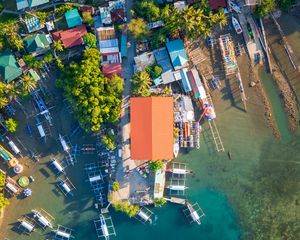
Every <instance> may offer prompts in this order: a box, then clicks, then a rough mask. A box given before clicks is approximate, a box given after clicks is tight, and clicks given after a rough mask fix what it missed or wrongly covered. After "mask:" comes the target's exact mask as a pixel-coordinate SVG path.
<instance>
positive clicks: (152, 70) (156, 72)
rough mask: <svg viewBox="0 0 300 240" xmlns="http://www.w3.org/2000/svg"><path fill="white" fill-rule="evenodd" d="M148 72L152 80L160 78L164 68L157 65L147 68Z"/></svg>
mask: <svg viewBox="0 0 300 240" xmlns="http://www.w3.org/2000/svg"><path fill="white" fill-rule="evenodd" d="M146 72H147V73H148V74H149V75H150V76H151V78H153V79H155V78H158V77H159V76H160V75H161V73H162V67H161V66H160V65H157V64H153V65H151V66H148V67H146Z"/></svg>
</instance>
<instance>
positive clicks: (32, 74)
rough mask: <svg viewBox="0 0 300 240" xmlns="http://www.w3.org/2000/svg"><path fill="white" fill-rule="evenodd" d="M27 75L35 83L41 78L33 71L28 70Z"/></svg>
mask: <svg viewBox="0 0 300 240" xmlns="http://www.w3.org/2000/svg"><path fill="white" fill-rule="evenodd" d="M29 74H30V75H31V76H32V77H33V79H34V80H35V81H39V80H40V79H41V77H40V76H39V75H38V74H37V73H36V71H34V70H33V69H30V70H29Z"/></svg>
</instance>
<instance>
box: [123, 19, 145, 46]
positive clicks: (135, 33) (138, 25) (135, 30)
mask: <svg viewBox="0 0 300 240" xmlns="http://www.w3.org/2000/svg"><path fill="white" fill-rule="evenodd" d="M128 30H129V32H130V33H131V35H132V37H133V38H134V39H136V40H138V41H140V40H143V39H146V38H147V37H148V36H149V34H150V31H149V29H147V23H146V22H145V21H144V20H143V19H142V18H134V19H132V20H131V21H130V23H128Z"/></svg>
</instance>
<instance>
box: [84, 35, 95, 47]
mask: <svg viewBox="0 0 300 240" xmlns="http://www.w3.org/2000/svg"><path fill="white" fill-rule="evenodd" d="M83 41H84V44H85V45H87V46H88V47H89V48H97V39H96V36H95V35H94V34H92V33H86V34H84V36H83Z"/></svg>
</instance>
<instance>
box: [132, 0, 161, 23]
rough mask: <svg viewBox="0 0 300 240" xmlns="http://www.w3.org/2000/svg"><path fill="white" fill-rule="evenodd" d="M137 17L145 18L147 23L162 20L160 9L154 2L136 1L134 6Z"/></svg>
mask: <svg viewBox="0 0 300 240" xmlns="http://www.w3.org/2000/svg"><path fill="white" fill-rule="evenodd" d="M134 12H135V14H136V16H138V17H141V18H144V19H145V20H146V21H147V22H155V21H158V20H160V8H159V7H158V6H157V4H156V3H155V2H154V1H147V0H143V1H136V2H135V4H134Z"/></svg>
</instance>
